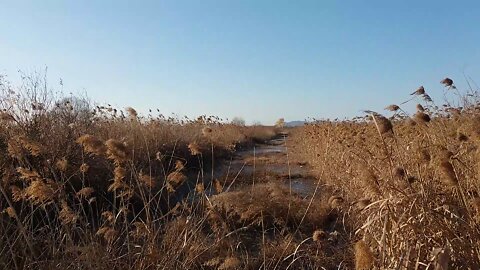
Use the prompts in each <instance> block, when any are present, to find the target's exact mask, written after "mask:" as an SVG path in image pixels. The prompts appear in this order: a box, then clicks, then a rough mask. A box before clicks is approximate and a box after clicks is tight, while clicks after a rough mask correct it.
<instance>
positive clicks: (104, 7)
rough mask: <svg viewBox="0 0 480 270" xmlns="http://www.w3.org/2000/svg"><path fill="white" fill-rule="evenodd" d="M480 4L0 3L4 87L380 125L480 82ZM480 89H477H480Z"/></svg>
mask: <svg viewBox="0 0 480 270" xmlns="http://www.w3.org/2000/svg"><path fill="white" fill-rule="evenodd" d="M479 14H480V1H384V0H381V1H379V0H371V1H320V0H318V1H300V0H298V1H284V0H272V1H267V0H244V1H238V0H202V1H199V0H188V1H187V0H172V1H160V0H159V1H122V0H115V1H107V0H105V1H88V0H85V1H52V0H45V1H37V0H35V1H22V0H16V1H7V0H0V74H5V75H7V76H8V78H9V79H10V80H11V81H15V80H17V79H18V78H19V74H18V70H22V71H24V72H33V71H36V70H43V69H44V68H45V67H48V74H47V75H48V80H49V84H50V86H51V87H52V88H55V89H60V85H59V81H60V79H62V81H63V91H65V92H72V93H74V94H86V95H88V97H90V98H91V99H92V100H94V101H96V102H99V103H110V104H112V105H114V106H117V107H119V108H123V107H127V106H131V107H133V108H135V109H137V110H138V111H140V112H147V111H148V109H149V108H152V109H157V108H158V109H159V110H160V111H161V112H162V113H164V114H166V115H169V114H171V113H174V114H176V115H179V116H183V115H187V116H190V117H192V116H198V115H202V114H207V115H217V116H220V117H222V118H229V119H232V118H233V117H235V116H237V117H242V118H244V119H245V120H246V121H247V123H253V122H261V123H264V124H272V123H274V122H275V120H276V119H278V118H280V117H283V118H285V120H286V121H292V120H304V119H307V118H336V117H338V118H344V117H352V116H355V115H359V114H361V112H360V110H363V109H371V110H376V111H379V112H382V110H383V108H384V107H385V106H387V105H389V104H392V103H400V102H401V101H404V100H406V99H408V97H409V94H410V93H411V92H413V91H415V90H416V89H417V88H418V87H419V86H420V85H423V86H425V89H426V91H427V93H429V94H430V95H431V96H432V98H434V100H435V101H436V102H437V103H441V102H442V100H441V99H442V97H443V94H442V93H443V91H444V90H443V87H442V85H441V84H440V80H442V79H443V78H445V77H450V78H452V79H453V80H454V81H455V83H456V85H457V87H458V88H459V89H462V90H463V89H466V87H467V84H466V80H465V77H464V76H465V75H466V76H468V77H471V78H472V80H474V81H475V80H476V81H480V46H479V44H480V28H479V25H480V16H479ZM479 84H480V82H479Z"/></svg>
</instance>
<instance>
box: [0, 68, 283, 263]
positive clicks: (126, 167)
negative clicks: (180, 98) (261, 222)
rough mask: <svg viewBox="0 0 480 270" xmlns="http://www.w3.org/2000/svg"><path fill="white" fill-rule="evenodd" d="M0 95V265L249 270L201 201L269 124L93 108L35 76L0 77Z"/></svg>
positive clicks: (264, 136) (262, 136)
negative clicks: (226, 163) (216, 173)
mask: <svg viewBox="0 0 480 270" xmlns="http://www.w3.org/2000/svg"><path fill="white" fill-rule="evenodd" d="M0 96H1V99H0V110H1V112H0V122H1V125H0V172H1V174H2V178H1V183H0V191H1V194H0V212H1V214H0V268H2V269H23V268H40V269H52V268H57V269H58V268H61V269H65V268H74V269H93V268H95V269H97V268H98V269H106V268H112V267H113V268H121V269H123V268H128V269H130V268H138V269H155V268H158V267H160V266H162V267H164V268H169V269H178V268H184V269H185V268H188V269H191V268H205V267H206V268H209V267H210V268H216V267H220V268H222V269H231V268H232V267H240V265H244V262H243V261H240V260H239V259H238V258H240V257H241V255H237V253H238V251H236V248H235V247H234V246H235V245H234V244H233V242H232V241H231V239H230V238H229V237H227V236H222V237H221V238H219V237H220V236H219V235H218V234H217V233H215V232H214V228H216V226H217V225H218V224H217V223H213V222H212V221H211V219H210V213H211V212H210V209H213V206H212V204H211V201H210V199H209V198H208V197H207V194H208V195H209V196H210V194H212V193H218V192H221V191H212V190H214V187H213V186H214V183H217V182H215V181H212V173H213V170H214V166H217V162H220V161H221V160H222V159H227V158H229V157H230V156H231V154H232V153H233V152H234V151H235V150H236V149H239V148H242V147H247V146H248V145H250V144H252V143H254V141H259V140H267V139H268V138H269V137H272V136H275V135H276V132H275V131H274V129H273V128H272V127H261V126H256V127H244V126H237V125H233V124H225V123H222V121H221V119H219V118H217V117H213V116H201V117H198V118H197V119H188V118H184V119H180V120H179V119H175V118H171V117H165V116H163V115H161V114H157V115H153V113H152V112H151V113H150V114H149V115H147V116H142V115H141V114H139V113H138V112H137V111H135V109H133V108H126V109H125V110H120V109H116V108H114V107H112V106H110V105H105V106H100V105H98V106H94V105H92V103H91V102H90V101H89V100H88V99H87V98H82V97H74V96H67V97H65V96H62V95H61V94H58V93H56V92H54V91H53V90H50V88H49V86H48V84H47V82H46V78H45V77H44V76H42V75H40V74H37V73H35V74H32V75H24V76H23V77H22V83H21V84H20V85H12V84H11V83H10V82H9V81H8V80H7V79H6V77H5V76H2V77H0ZM217 186H218V185H217ZM212 211H213V210H212ZM232 235H233V234H232ZM228 243H230V244H231V246H229V248H228V249H227V248H225V247H227V246H226V245H227V244H228ZM217 261H218V263H217ZM209 265H211V266H209Z"/></svg>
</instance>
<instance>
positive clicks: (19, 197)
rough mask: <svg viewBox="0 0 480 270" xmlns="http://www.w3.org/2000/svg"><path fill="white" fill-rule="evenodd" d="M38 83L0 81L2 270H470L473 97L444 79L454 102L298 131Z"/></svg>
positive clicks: (479, 203) (478, 129)
mask: <svg viewBox="0 0 480 270" xmlns="http://www.w3.org/2000/svg"><path fill="white" fill-rule="evenodd" d="M37 79H38V78H37ZM28 82H33V83H31V84H29V83H28ZM35 82H38V81H37V80H30V81H28V80H27V81H26V84H24V85H23V87H22V88H17V87H13V86H11V85H10V84H9V83H8V82H7V81H6V80H4V79H2V81H1V84H0V90H1V92H0V94H1V95H2V99H1V101H0V106H1V109H2V112H1V114H0V117H1V120H0V121H1V123H2V125H1V126H0V170H1V174H2V178H1V185H0V191H1V194H0V212H1V215H0V268H2V269H23V268H33V269H130V268H136V269H354V268H355V269H373V268H377V269H450V268H459V269H478V264H479V262H480V250H479V245H478V241H479V239H480V230H479V229H480V228H479V226H478V224H479V223H478V222H479V218H480V212H479V211H480V198H479V196H478V193H479V185H478V183H479V182H478V177H479V175H480V171H479V170H480V167H479V166H478V164H479V163H480V160H479V159H480V152H479V151H480V150H478V147H479V143H480V117H479V113H480V112H479V110H478V109H479V107H478V103H477V101H478V99H477V96H476V93H474V92H471V93H468V95H467V94H466V93H463V94H462V93H461V92H460V91H459V90H457V89H455V88H453V87H454V86H453V85H452V84H449V83H448V81H447V83H446V84H447V87H450V88H448V89H447V90H446V91H455V92H456V93H458V96H457V99H456V100H455V102H457V103H458V106H457V105H456V106H453V105H446V106H443V107H441V108H439V107H436V106H435V103H433V101H431V100H430V98H429V96H428V95H427V94H426V93H425V90H424V89H423V88H419V90H417V91H416V92H414V93H412V100H411V101H410V102H419V103H420V104H419V105H417V112H416V113H415V114H413V115H409V114H407V113H406V112H404V111H403V110H402V108H400V107H399V106H396V105H391V106H388V107H387V110H388V111H390V112H389V114H390V115H392V116H391V117H389V118H387V117H385V116H383V115H381V114H379V113H375V112H366V117H363V118H357V119H355V120H350V121H316V122H312V123H309V124H307V125H305V126H302V127H296V128H282V127H281V126H277V127H265V126H241V125H235V124H229V123H224V122H223V121H222V120H221V119H218V118H216V117H213V116H212V117H208V116H202V117H199V118H198V119H180V120H179V119H174V118H168V117H164V116H162V115H154V114H153V113H152V114H151V115H148V116H141V115H140V114H138V113H137V112H136V111H135V110H134V109H133V108H127V109H125V110H119V109H118V110H117V109H115V108H113V107H111V106H109V105H105V106H94V105H92V103H91V102H89V101H88V100H87V99H83V98H76V97H62V96H58V95H56V94H54V93H52V92H50V91H48V90H47V88H45V87H42V86H41V85H42V83H35ZM460 105H461V106H462V107H459V106H460Z"/></svg>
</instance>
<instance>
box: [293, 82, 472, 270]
mask: <svg viewBox="0 0 480 270" xmlns="http://www.w3.org/2000/svg"><path fill="white" fill-rule="evenodd" d="M441 83H442V84H444V86H445V90H444V98H445V100H444V103H445V104H442V105H437V104H436V103H435V102H434V101H433V100H432V98H431V97H430V96H429V95H428V93H427V91H426V89H425V88H424V87H423V86H422V87H419V88H418V89H417V90H416V91H414V92H413V93H412V94H411V98H410V99H409V100H408V101H407V102H404V103H403V104H401V105H395V104H393V105H389V106H387V107H386V108H385V111H386V112H385V113H384V114H380V113H378V112H373V111H366V112H365V114H364V116H360V117H357V118H354V119H352V120H348V121H328V120H325V121H314V122H312V123H310V124H308V125H306V126H305V127H303V128H299V129H296V130H295V132H292V134H293V135H292V138H291V139H292V142H291V144H293V145H295V148H294V149H295V150H294V153H292V156H296V158H298V159H301V160H304V161H306V162H308V163H309V164H310V165H311V166H312V167H313V168H314V169H315V173H316V175H317V176H318V177H319V178H320V179H321V180H322V181H323V182H324V183H325V185H326V186H328V187H329V189H330V190H332V191H333V192H334V194H335V195H338V196H341V197H342V198H343V199H344V200H345V205H346V206H348V207H346V208H344V212H343V214H344V220H343V222H344V223H345V224H347V226H348V227H349V228H351V230H350V231H349V232H348V237H349V239H350V240H349V241H350V242H351V249H353V250H354V253H355V264H356V268H357V269H373V268H376V269H478V266H479V265H480V250H479V245H478V243H479V239H480V230H479V229H480V227H479V217H480V212H479V211H480V207H479V202H480V198H479V183H480V182H479V175H480V167H479V166H478V165H479V164H480V150H479V149H480V148H479V146H480V105H479V104H480V103H479V99H478V93H477V91H474V90H473V89H469V90H468V91H461V90H459V89H457V88H456V87H455V85H454V83H453V80H451V79H449V78H446V79H445V80H442V82H441ZM413 102H415V103H418V104H417V105H416V112H414V113H412V114H409V113H407V112H405V110H402V107H404V106H407V105H408V103H413Z"/></svg>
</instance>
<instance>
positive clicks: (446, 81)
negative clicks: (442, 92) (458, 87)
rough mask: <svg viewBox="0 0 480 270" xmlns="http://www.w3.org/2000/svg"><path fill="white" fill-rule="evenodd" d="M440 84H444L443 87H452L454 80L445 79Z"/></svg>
mask: <svg viewBox="0 0 480 270" xmlns="http://www.w3.org/2000/svg"><path fill="white" fill-rule="evenodd" d="M440 83H441V84H443V85H445V86H448V87H450V86H452V85H453V80H452V79H450V78H445V79H443V80H442V81H441V82H440Z"/></svg>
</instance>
